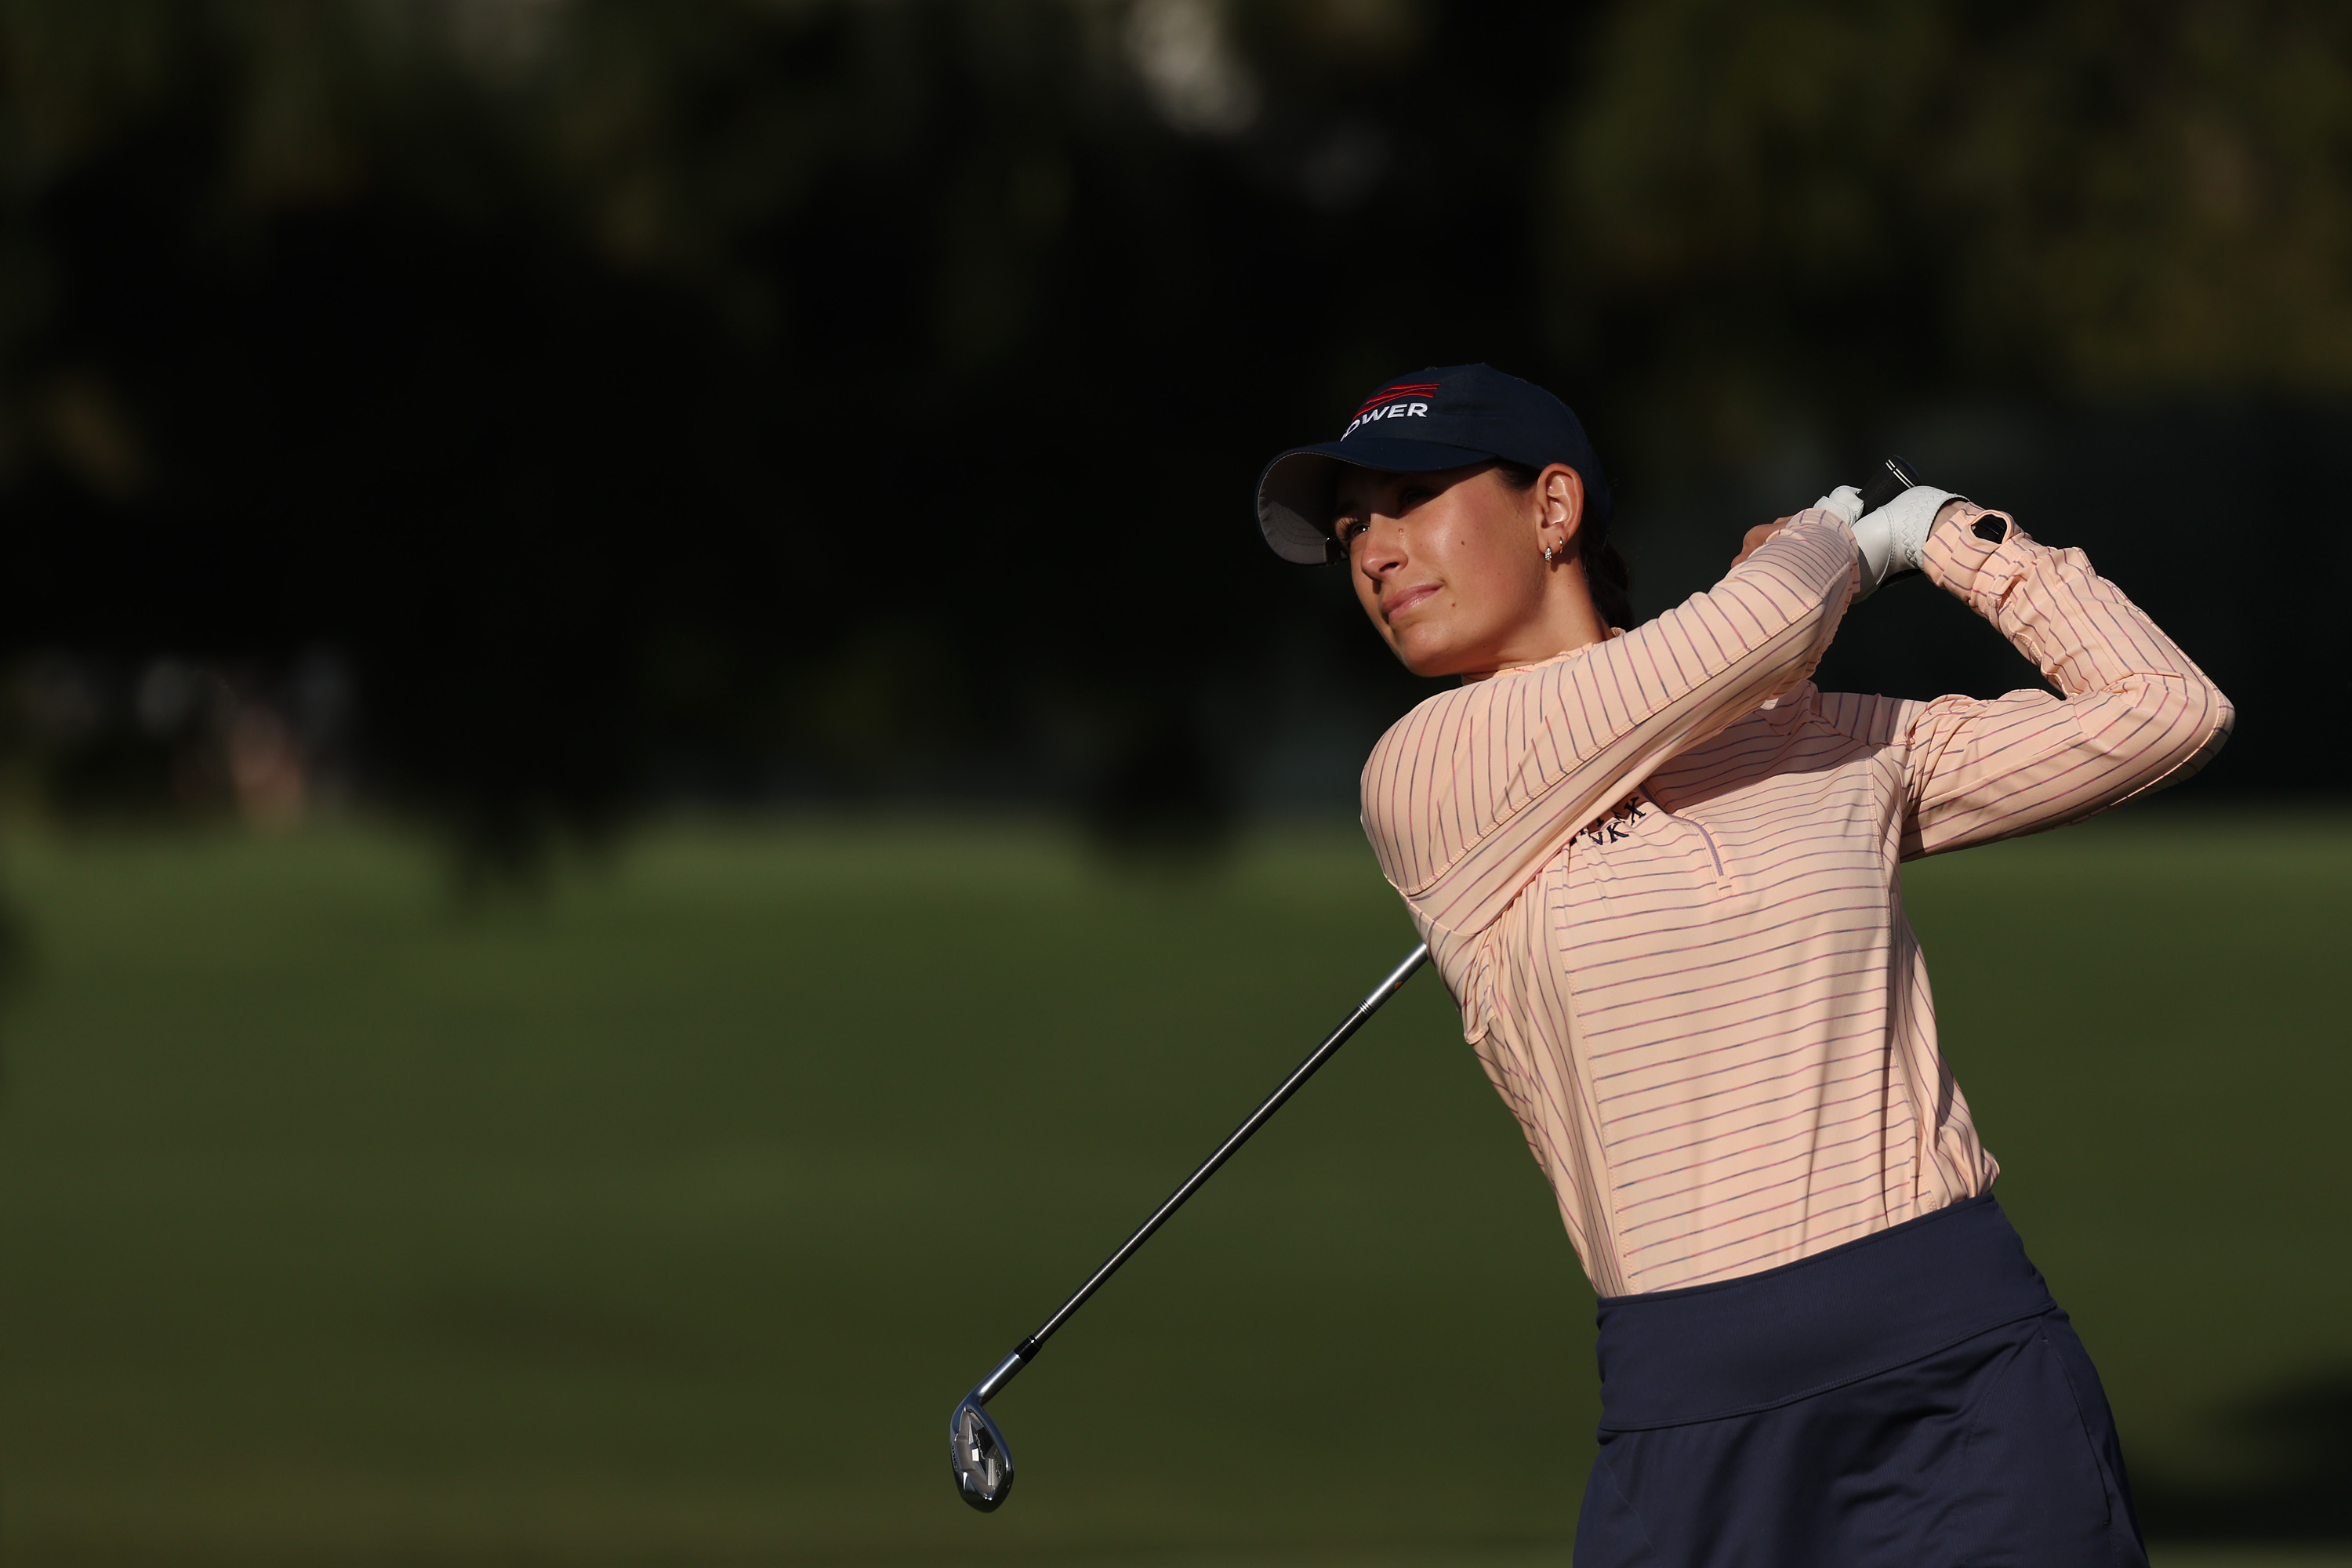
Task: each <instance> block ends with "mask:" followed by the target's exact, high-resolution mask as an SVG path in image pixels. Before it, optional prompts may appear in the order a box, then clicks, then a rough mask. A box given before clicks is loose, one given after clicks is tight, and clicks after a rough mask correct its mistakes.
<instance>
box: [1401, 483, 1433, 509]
mask: <svg viewBox="0 0 2352 1568" xmlns="http://www.w3.org/2000/svg"><path fill="white" fill-rule="evenodd" d="M1436 493H1437V492H1436V491H1435V490H1433V489H1428V488H1427V487H1425V486H1423V485H1412V486H1410V487H1408V488H1407V489H1405V491H1404V492H1403V493H1402V495H1400V496H1398V497H1397V510H1399V511H1411V510H1412V509H1413V508H1415V507H1417V506H1419V505H1420V504H1421V503H1422V502H1423V501H1425V500H1429V499H1430V497H1432V496H1433V495H1435V494H1436Z"/></svg>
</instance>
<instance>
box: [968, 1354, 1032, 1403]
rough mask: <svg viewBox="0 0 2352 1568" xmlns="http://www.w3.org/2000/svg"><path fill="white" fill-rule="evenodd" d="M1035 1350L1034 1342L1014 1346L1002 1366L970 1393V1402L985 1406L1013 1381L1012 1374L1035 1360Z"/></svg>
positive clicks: (984, 1378)
mask: <svg viewBox="0 0 2352 1568" xmlns="http://www.w3.org/2000/svg"><path fill="white" fill-rule="evenodd" d="M1037 1349H1038V1346H1037V1342H1036V1341H1035V1340H1023V1341H1022V1342H1020V1343H1019V1344H1017V1345H1014V1346H1013V1353H1012V1354H1011V1355H1009V1356H1006V1357H1005V1358H1004V1361H1003V1364H1001V1365H999V1366H998V1367H997V1369H996V1370H995V1371H994V1372H992V1373H989V1374H988V1375H987V1376H986V1377H983V1378H982V1379H981V1380H980V1386H979V1387H978V1388H975V1389H973V1390H972V1391H971V1402H972V1403H973V1404H974V1405H985V1404H987V1403H988V1402H989V1401H990V1400H992V1399H993V1398H995V1397H996V1395H997V1392H998V1391H999V1390H1001V1389H1002V1388H1003V1386H1004V1385H1005V1384H1008V1383H1011V1382H1012V1381H1013V1373H1017V1372H1019V1371H1020V1370H1021V1369H1022V1368H1023V1367H1024V1366H1027V1365H1028V1364H1029V1363H1031V1362H1032V1361H1034V1360H1035V1359H1036V1357H1037Z"/></svg>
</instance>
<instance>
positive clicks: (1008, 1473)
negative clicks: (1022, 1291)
mask: <svg viewBox="0 0 2352 1568" xmlns="http://www.w3.org/2000/svg"><path fill="white" fill-rule="evenodd" d="M1918 482H1919V481H1918V479H1916V477H1915V476H1914V475H1913V473H1912V471H1911V467H1910V465H1909V464H1907V463H1906V462H1905V461H1904V460H1903V459H1902V458H1899V457H1891V458H1887V459H1885V462H1883V463H1881V464H1880V465H1879V467H1878V469H1877V471H1876V472H1875V473H1874V474H1873V475H1872V476H1871V478H1870V480H1869V482H1868V483H1866V484H1864V485H1863V486H1861V487H1860V493H1861V496H1862V509H1863V510H1864V511H1865V512H1870V511H1875V510H1878V509H1879V508H1880V507H1882V506H1885V504H1886V503H1887V502H1889V501H1891V500H1894V499H1895V497H1897V496H1899V495H1901V494H1902V493H1903V492H1904V491H1905V490H1906V489H1910V488H1911V487H1912V486H1914V485H1916V484H1917V483H1918ZM1906 575H1907V574H1906ZM1428 958H1429V947H1428V945H1427V944H1426V943H1423V945H1421V946H1419V947H1416V948H1414V949H1413V950H1412V952H1410V953H1408V954H1406V955H1405V960H1404V962H1403V963H1400V964H1398V965H1397V966H1396V968H1394V969H1393V970H1391V971H1390V972H1389V975H1388V978H1387V979H1385V980H1383V981H1381V983H1380V984H1378V985H1375V986H1374V987H1372V990H1371V994H1370V995H1368V996H1366V997H1365V998H1364V999H1363V1001H1362V1002H1360V1003H1359V1004H1358V1005H1357V1006H1356V1010H1355V1011H1354V1012H1352V1013H1350V1014H1349V1015H1348V1016H1347V1018H1346V1020H1345V1021H1344V1022H1342V1023H1341V1024H1340V1026H1339V1027H1338V1028H1337V1029H1335V1030H1333V1031H1332V1032H1331V1035H1330V1037H1329V1038H1328V1039H1326V1040H1325V1041H1324V1042H1323V1043H1322V1044H1321V1045H1320V1046H1318V1047H1316V1048H1315V1050H1314V1051H1313V1053H1312V1054H1310V1055H1309V1056H1308V1057H1307V1059H1306V1060H1305V1061H1303V1062H1300V1063H1299V1064H1298V1066H1297V1068H1296V1069H1294V1070H1293V1071H1292V1073H1291V1075H1290V1076H1289V1077H1288V1078H1286V1079H1283V1080H1282V1084H1281V1086H1280V1087H1279V1088H1277V1089H1276V1090H1275V1091H1274V1092H1273V1093H1272V1094H1271V1095H1268V1096H1267V1097H1266V1100H1265V1104H1263V1105H1261V1106H1259V1107H1258V1108H1257V1109H1256V1110H1254V1111H1252V1112H1251V1113H1250V1116H1249V1119H1248V1120H1247V1121H1244V1122H1243V1123H1242V1124H1241V1125H1240V1126H1239V1127H1237V1128H1235V1129H1234V1132H1233V1135H1232V1136H1231V1137H1229V1138H1227V1139H1226V1140H1225V1141H1224V1142H1223V1143H1221V1144H1219V1145H1218V1146H1217V1151H1216V1152H1214V1153H1213V1154H1211V1155H1210V1156H1209V1157H1208V1159H1207V1160H1206V1161H1204V1162H1202V1165H1201V1168H1200V1169H1199V1170H1197V1171H1194V1172H1193V1173H1192V1175H1190V1176H1188V1177H1186V1178H1185V1180H1184V1184H1183V1185H1181V1186H1180V1187H1178V1188H1177V1189H1176V1191H1175V1192H1174V1193H1172V1194H1170V1196H1169V1198H1168V1201H1167V1202H1165V1203H1163V1204H1161V1205H1160V1207H1159V1208H1158V1210H1156V1211H1155V1212H1154V1213H1153V1214H1152V1215H1151V1217H1150V1219H1148V1220H1145V1221H1144V1222H1143V1225H1142V1227H1141V1228H1140V1229H1139V1230H1137V1231H1136V1233H1135V1234H1134V1235H1133V1236H1130V1237H1128V1238H1127V1240H1126V1242H1125V1243H1124V1244H1123V1245H1121V1246H1120V1247H1119V1249H1118V1251H1116V1252H1114V1253H1112V1254H1111V1255H1110V1257H1109V1258H1108V1260H1107V1261H1106V1262H1105V1263H1104V1264H1103V1266H1102V1267H1101V1268H1097V1269H1096V1270H1095V1272H1094V1275H1093V1277H1092V1278H1091V1279H1087V1282H1086V1283H1085V1284H1084V1285H1081V1286H1079V1287H1078V1289H1077V1293H1076V1295H1074V1296H1072V1297H1071V1298H1070V1299H1069V1300H1067V1301H1065V1302H1063V1303H1062V1309H1061V1310H1059V1311H1057V1312H1055V1314H1054V1315H1053V1316H1052V1317H1050V1318H1048V1319H1046V1320H1045V1326H1044V1327H1043V1328H1041V1329H1039V1330H1038V1331H1036V1332H1035V1333H1034V1334H1031V1335H1030V1336H1029V1337H1028V1338H1027V1339H1025V1340H1023V1341H1022V1342H1020V1343H1019V1344H1017V1345H1015V1346H1013V1353H1012V1354H1011V1355H1008V1356H1006V1357H1005V1358H1004V1360H1003V1362H1002V1363H999V1365H998V1366H997V1368H996V1370H995V1371H994V1372H992V1373H989V1374H988V1375H987V1376H986V1377H984V1378H982V1380H981V1381H980V1383H979V1384H977V1385H976V1386H975V1387H974V1388H973V1389H972V1391H971V1393H970V1394H965V1395H964V1397H963V1402H962V1403H961V1404H960V1405H957V1406H956V1407H955V1414H954V1415H951V1416H950V1417H949V1418H948V1469H949V1473H950V1474H951V1475H952V1476H953V1477H954V1478H955V1483H956V1492H957V1494H958V1495H959V1496H961V1498H962V1499H963V1500H964V1501H966V1502H968V1503H970V1504H971V1506H972V1507H974V1508H976V1509H978V1510H981V1511H982V1513H988V1512H992V1511H993V1510H995V1509H996V1507H997V1506H998V1505H999V1504H1001V1503H1003V1501H1004V1499H1005V1497H1006V1496H1007V1495H1008V1494H1009V1493H1010V1492H1011V1491H1012V1489H1013V1450H1012V1449H1011V1448H1009V1447H1006V1446H1005V1442H1004V1434H1003V1431H1001V1430H1000V1429H999V1428H998V1426H997V1425H996V1422H995V1421H994V1420H993V1419H992V1417H991V1416H990V1415H989V1414H988V1411H987V1409H986V1408H985V1406H986V1405H987V1404H988V1402H989V1401H990V1400H992V1399H993V1398H995V1397H996V1395H997V1394H999V1393H1001V1392H1002V1391H1003V1387H1004V1385H1005V1384H1008V1383H1010V1382H1012V1381H1013V1377H1014V1375H1015V1374H1017V1373H1019V1372H1020V1371H1021V1369H1022V1368H1023V1367H1024V1366H1026V1365H1028V1364H1029V1363H1031V1362H1033V1361H1034V1360H1035V1359H1036V1358H1037V1352H1038V1351H1039V1350H1041V1349H1043V1348H1044V1346H1045V1342H1046V1341H1047V1340H1048V1339H1050V1338H1052V1337H1053V1335H1054V1332H1055V1330H1057V1329H1059V1328H1060V1327H1061V1326H1062V1325H1063V1324H1064V1323H1066V1322H1067V1321H1069V1317H1070V1314H1071V1313H1073V1312H1075V1311H1076V1310H1078V1309H1079V1308H1080V1307H1082V1306H1084V1305H1085V1304H1086V1300H1087V1297H1089V1296H1092V1295H1093V1294H1094V1293H1095V1292H1096V1291H1097V1290H1098V1289H1101V1288H1102V1284H1103V1281H1105V1280H1106V1279H1109V1278H1110V1277H1111V1276H1112V1275H1113V1274H1115V1273H1117V1272H1118V1267H1119V1265H1120V1264H1122V1263H1125V1262H1126V1261H1127V1260H1128V1259H1129V1258H1131V1257H1133V1256H1134V1254H1135V1249H1136V1248H1137V1247H1141V1246H1142V1245H1143V1244H1144V1243H1145V1242H1146V1241H1149V1240H1150V1238H1151V1233H1152V1232H1154V1231H1156V1230H1158V1229H1159V1228H1160V1226H1162V1225H1164V1224H1166V1223H1167V1221H1168V1216H1169V1215H1172V1214H1174V1213H1175V1212H1176V1211H1177V1210H1178V1209H1179V1208H1181V1207H1182V1206H1183V1205H1184V1200H1185V1199H1187V1198H1189V1197H1191V1196H1192V1194H1194V1193H1196V1192H1198V1191H1199V1190H1200V1188H1201V1184H1202V1183H1203V1182H1206V1181H1207V1180H1208V1179H1209V1178H1210V1177H1211V1176H1213V1175H1215V1174H1216V1173H1217V1169H1218V1167H1219V1166H1221V1165H1223V1163H1225V1162H1226V1161H1227V1160H1229V1159H1231V1158H1232V1157H1233V1154H1234V1151H1235V1150H1236V1149H1239V1148H1240V1147H1241V1146H1242V1145H1243V1144H1244V1143H1246V1142H1249V1140H1250V1135H1251V1134H1252V1133H1254V1132H1255V1131H1257V1130H1258V1129H1259V1128H1260V1127H1263V1126H1265V1121H1266V1119H1267V1118H1268V1117H1270V1116H1272V1115H1273V1114H1274V1113H1275V1112H1276V1111H1277V1110H1281V1109H1282V1107H1283V1103H1284V1102H1285V1101H1286V1100H1289V1098H1290V1097H1291V1096H1292V1095H1294V1094H1296V1093H1297V1092H1298V1088H1299V1086H1300V1085H1301V1084H1303V1083H1305V1082H1306V1081H1307V1079H1310V1078H1312V1077H1314V1076H1315V1071H1316V1069H1317V1068H1320V1067H1321V1066H1322V1065H1323V1064H1324V1063H1325V1062H1326V1061H1328V1060H1329V1059H1330V1058H1331V1054H1332V1053H1333V1052H1335V1051H1337V1050H1338V1049H1339V1047H1341V1046H1343V1045H1345V1044H1347V1043H1348V1037H1349V1036H1351V1035H1353V1034H1354V1033H1355V1032H1356V1031H1357V1030H1358V1029H1360V1028H1361V1027H1363V1026H1364V1021H1365V1020H1366V1019H1368V1018H1370V1016H1372V1015H1373V1014H1374V1013H1377V1012H1378V1011H1380V1009H1381V1004H1382V1003H1384V1002H1386V1001H1387V1000H1388V999H1389V998H1390V997H1391V996H1393V995H1395V994H1397V992H1398V990H1399V989H1400V988H1402V986H1403V984H1404V983H1405V982H1406V981H1407V980H1410V979H1411V978H1412V972H1413V971H1414V970H1416V969H1419V968H1420V967H1421V966H1422V964H1423V963H1424V962H1426V961H1427V960H1428Z"/></svg>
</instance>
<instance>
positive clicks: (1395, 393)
mask: <svg viewBox="0 0 2352 1568" xmlns="http://www.w3.org/2000/svg"><path fill="white" fill-rule="evenodd" d="M1436 390H1437V383H1435V382H1433V381H1410V382H1401V383H1399V384H1397V385H1395V386H1383V387H1381V389H1380V390H1379V391H1378V392H1375V393H1373V394H1372V395H1370V397H1367V398H1366V399H1364V405H1363V406H1362V407H1361V408H1359V409H1357V410H1356V417H1357V418H1359V419H1361V418H1362V417H1363V416H1365V415H1367V414H1370V412H1371V411H1372V410H1373V409H1375V408H1378V407H1379V406H1380V405H1381V404H1383V403H1394V402H1395V401H1397V399H1399V398H1401V397H1427V396H1429V395H1431V394H1433V393H1434V392H1435V391H1436Z"/></svg>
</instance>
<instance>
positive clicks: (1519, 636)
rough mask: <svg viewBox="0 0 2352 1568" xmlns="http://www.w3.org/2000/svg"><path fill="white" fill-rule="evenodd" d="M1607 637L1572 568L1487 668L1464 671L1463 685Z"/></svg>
mask: <svg viewBox="0 0 2352 1568" xmlns="http://www.w3.org/2000/svg"><path fill="white" fill-rule="evenodd" d="M1608 637H1609V625H1608V623H1607V622H1606V621H1603V620H1602V619H1601V612H1600V611H1599V610H1598V609H1596V608H1595V607H1594V606H1593V603H1592V595H1591V594H1590V593H1588V592H1587V591H1586V589H1585V586H1584V574H1583V573H1582V571H1581V570H1580V569H1578V568H1575V567H1571V568H1570V569H1569V570H1568V571H1564V572H1562V573H1561V574H1559V577H1558V578H1556V579H1554V580H1553V582H1552V584H1551V585H1550V591H1549V593H1547V594H1546V595H1544V600H1543V606H1542V609H1541V610H1540V612H1539V613H1538V614H1537V615H1536V616H1533V617H1531V618H1530V619H1528V621H1527V622H1526V623H1525V624H1524V625H1522V626H1518V627H1516V628H1514V629H1513V631H1512V632H1511V633H1510V635H1509V636H1508V637H1505V638H1504V639H1503V642H1502V646H1501V647H1499V648H1497V649H1496V654H1495V657H1494V659H1493V660H1492V662H1490V663H1486V668H1482V669H1478V670H1469V671H1465V672H1464V673H1463V676H1462V682H1463V684H1464V685H1465V686H1466V685H1468V684H1469V683H1470V682H1472V681H1474V680H1484V679H1486V678H1487V677H1488V676H1490V675H1494V674H1496V672H1498V671H1501V670H1506V669H1517V668H1520V667H1521V666H1523V665H1529V664H1541V663H1542V662H1543V661H1544V660H1546V659H1548V658H1559V656H1560V655H1561V654H1564V653H1570V652H1572V651H1574V650H1575V649H1577V648H1580V647H1591V645H1592V644H1594V643H1597V642H1605V641H1607V640H1608ZM1482 662H1485V661H1482Z"/></svg>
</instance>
